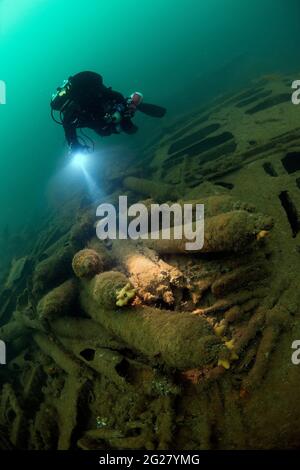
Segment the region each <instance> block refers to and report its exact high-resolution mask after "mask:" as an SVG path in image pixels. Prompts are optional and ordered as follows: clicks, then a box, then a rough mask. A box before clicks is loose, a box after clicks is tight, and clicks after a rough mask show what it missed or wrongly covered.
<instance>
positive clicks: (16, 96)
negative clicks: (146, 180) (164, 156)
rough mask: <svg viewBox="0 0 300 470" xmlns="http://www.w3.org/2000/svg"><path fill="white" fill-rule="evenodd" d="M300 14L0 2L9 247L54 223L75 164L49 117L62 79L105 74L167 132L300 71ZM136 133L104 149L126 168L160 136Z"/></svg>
mask: <svg viewBox="0 0 300 470" xmlns="http://www.w3.org/2000/svg"><path fill="white" fill-rule="evenodd" d="M299 13H300V5H299V2H298V1H296V0H289V1H286V0H282V1H281V0H245V1H243V2H238V1H237V0H209V1H204V0H201V1H200V0H142V1H139V0H109V1H104V0H0V28H1V29H0V35H1V36H0V39H1V41H0V59H1V60H0V79H1V80H4V81H5V82H6V85H7V104H6V105H3V106H0V133H1V137H0V175H1V184H0V231H1V234H2V235H1V237H0V240H1V239H2V242H3V240H4V241H5V236H6V235H7V231H9V233H10V234H12V233H13V234H14V233H15V232H18V231H19V230H21V229H22V226H23V225H24V224H26V225H27V226H28V225H29V226H30V224H31V225H32V228H33V229H34V226H36V225H37V224H38V223H39V220H40V218H41V217H43V216H44V215H45V211H46V210H47V209H46V204H47V194H48V187H49V182H50V181H51V179H52V178H53V177H54V176H55V174H56V172H57V171H58V169H59V168H60V167H61V165H62V164H63V163H62V162H63V161H64V159H65V158H66V152H67V149H66V147H65V144H64V137H63V133H62V129H61V128H59V127H58V126H57V125H55V124H54V123H53V122H52V120H51V119H50V115H49V100H50V98H51V94H52V92H53V91H54V90H55V89H56V87H57V86H58V85H60V84H61V82H62V81H63V80H64V79H65V78H67V77H69V76H70V75H72V74H74V73H77V72H79V71H82V70H94V71H97V72H99V73H101V74H102V75H103V77H104V82H105V84H106V85H110V86H112V87H113V88H114V89H116V90H119V91H121V92H122V93H124V94H125V95H126V94H127V93H130V92H132V91H133V90H141V91H142V92H143V93H144V96H145V100H146V101H149V102H154V103H157V104H162V105H165V106H167V107H168V110H169V113H168V117H167V118H166V122H168V119H171V118H174V117H176V115H177V114H179V113H180V112H182V111H183V110H188V109H189V108H190V107H192V106H193V105H195V103H201V102H203V101H204V102H205V100H206V99H207V98H208V97H214V96H215V95H216V94H220V93H221V92H222V91H226V90H228V89H230V88H234V87H238V86H241V85H243V84H244V83H246V82H247V81H248V80H249V79H250V78H252V77H256V76H258V75H260V74H261V73H269V72H275V71H276V72H278V71H284V72H285V71H290V70H296V69H297V66H298V64H297V59H298V54H297V49H298V44H299V41H298V22H299ZM298 68H300V67H298ZM295 78H297V77H295ZM298 78H299V77H298ZM137 122H138V124H139V127H140V130H139V133H138V134H137V135H136V136H134V137H130V136H117V137H114V138H113V139H110V140H109V139H108V140H107V141H105V142H104V141H101V139H100V138H96V142H97V148H98V149H99V148H100V149H101V148H102V146H105V148H109V146H110V145H117V146H118V149H119V150H120V158H122V155H123V154H126V152H127V153H128V152H130V149H131V148H136V147H137V146H138V145H139V144H140V143H141V142H143V140H145V139H146V138H148V137H149V136H150V135H151V132H152V126H154V124H153V123H152V121H151V119H149V118H147V117H144V116H143V117H142V116H139V117H138V118H137ZM155 126H157V123H155ZM121 153H122V155H121ZM101 158H109V152H107V153H105V155H104V156H103V155H102V157H101ZM140 158H143V156H142V155H141V157H140ZM52 190H53V189H52ZM3 233H4V234H3ZM2 250H3V248H2ZM13 255H15V253H10V256H13Z"/></svg>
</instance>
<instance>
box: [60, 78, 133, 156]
mask: <svg viewBox="0 0 300 470" xmlns="http://www.w3.org/2000/svg"><path fill="white" fill-rule="evenodd" d="M51 108H52V109H53V110H56V111H60V112H61V118H62V124H63V127H64V131H65V135H66V139H67V142H68V144H69V146H70V147H71V148H72V149H75V148H76V147H80V146H81V145H80V143H79V141H78V137H77V129H78V128H84V127H87V128H90V129H92V130H94V131H95V132H96V133H97V134H99V135H101V136H108V135H111V134H113V133H119V132H120V131H123V132H126V133H127V134H133V133H135V132H136V131H137V129H138V128H137V127H136V126H135V125H134V124H133V122H132V121H131V117H132V115H131V114H130V111H129V110H128V109H127V99H126V98H124V96H123V95H122V94H121V93H119V92H117V91H114V90H112V89H111V88H109V87H106V86H105V85H104V84H103V79H102V77H101V75H99V74H97V73H95V72H80V73H78V74H76V75H74V76H73V77H70V78H69V80H68V81H67V82H66V83H65V84H64V86H63V87H61V88H58V93H57V94H56V95H55V96H54V98H53V99H52V101H51ZM115 111H119V112H120V113H121V116H122V119H121V121H120V123H119V124H118V126H116V124H115V122H113V120H112V119H111V115H112V114H113V113H114V112H115Z"/></svg>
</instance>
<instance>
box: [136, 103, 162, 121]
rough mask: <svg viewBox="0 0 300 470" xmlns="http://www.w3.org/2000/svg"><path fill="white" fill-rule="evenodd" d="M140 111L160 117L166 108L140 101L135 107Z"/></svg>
mask: <svg viewBox="0 0 300 470" xmlns="http://www.w3.org/2000/svg"><path fill="white" fill-rule="evenodd" d="M137 109H138V110H139V111H141V113H144V114H147V115H148V116H152V117H157V118H162V117H164V115H165V114H166V112H167V110H166V108H163V107H162V106H157V105H155V104H149V103H141V104H139V105H138V108H137Z"/></svg>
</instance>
